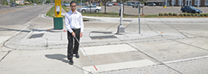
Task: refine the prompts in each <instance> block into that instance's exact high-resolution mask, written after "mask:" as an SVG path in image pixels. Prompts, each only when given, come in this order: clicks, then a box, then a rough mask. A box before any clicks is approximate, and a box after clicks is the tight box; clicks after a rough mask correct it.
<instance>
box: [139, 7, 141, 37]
mask: <svg viewBox="0 0 208 74" xmlns="http://www.w3.org/2000/svg"><path fill="white" fill-rule="evenodd" d="M138 6H139V7H138V23H139V34H141V33H140V4H139V5H138Z"/></svg>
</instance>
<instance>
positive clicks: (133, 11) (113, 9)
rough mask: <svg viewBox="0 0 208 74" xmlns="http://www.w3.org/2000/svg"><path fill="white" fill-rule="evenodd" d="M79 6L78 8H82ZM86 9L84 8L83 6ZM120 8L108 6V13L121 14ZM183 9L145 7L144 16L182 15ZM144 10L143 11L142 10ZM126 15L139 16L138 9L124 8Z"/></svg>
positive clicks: (204, 8)
mask: <svg viewBox="0 0 208 74" xmlns="http://www.w3.org/2000/svg"><path fill="white" fill-rule="evenodd" d="M80 7H81V6H78V7H77V8H80ZM82 7H84V6H82ZM197 8H198V9H201V10H202V13H208V7H197ZM119 9H120V6H112V7H108V6H106V12H119ZM180 9H181V7H179V6H174V7H172V6H169V7H167V8H163V7H162V6H145V7H144V15H158V14H159V13H178V14H179V13H182V12H181V11H180ZM104 10H105V7H104V6H102V11H101V12H104ZM141 10H142V9H141ZM124 13H125V14H132V15H138V8H132V6H124Z"/></svg>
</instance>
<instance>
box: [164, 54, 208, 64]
mask: <svg viewBox="0 0 208 74" xmlns="http://www.w3.org/2000/svg"><path fill="white" fill-rule="evenodd" d="M203 58H208V55H206V56H200V57H193V58H186V59H179V60H173V61H166V62H163V63H165V64H170V63H176V62H183V61H190V60H197V59H203Z"/></svg>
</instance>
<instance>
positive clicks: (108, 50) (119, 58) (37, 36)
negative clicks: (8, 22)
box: [0, 15, 208, 74]
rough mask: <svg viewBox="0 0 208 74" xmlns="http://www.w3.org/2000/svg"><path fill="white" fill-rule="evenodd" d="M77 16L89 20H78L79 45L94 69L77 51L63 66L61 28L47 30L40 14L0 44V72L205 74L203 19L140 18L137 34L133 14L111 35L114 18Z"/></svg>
mask: <svg viewBox="0 0 208 74" xmlns="http://www.w3.org/2000/svg"><path fill="white" fill-rule="evenodd" d="M83 17H84V18H91V19H94V20H91V21H88V22H84V24H85V29H84V33H83V34H84V36H83V37H82V38H81V45H82V46H83V48H84V49H85V50H86V52H87V53H88V55H89V56H90V57H91V59H92V60H93V62H94V63H95V64H96V66H97V67H98V71H95V69H94V68H93V66H92V65H91V63H90V62H89V60H88V59H87V56H86V54H84V51H82V50H81V49H80V51H79V53H80V56H81V57H80V58H79V59H77V58H74V61H75V64H74V65H69V64H68V60H67V58H66V52H67V38H66V37H67V33H66V31H67V30H66V28H65V26H64V29H63V30H50V29H52V28H53V22H52V21H53V20H52V18H47V17H43V16H41V15H40V16H38V17H36V18H34V19H33V20H31V21H30V22H28V23H27V24H30V25H29V26H28V27H27V28H26V29H24V30H22V31H21V32H20V33H19V34H17V35H16V36H14V37H12V38H11V39H10V40H8V41H6V42H5V43H4V46H5V47H6V48H4V49H2V51H1V53H3V54H1V55H3V56H4V57H3V59H1V61H0V73H1V74H14V73H17V74H28V73H32V74H42V73H47V74H48V73H50V74H57V73H61V74H74V73H76V74H88V73H98V74H99V73H101V74H109V73H113V74H114V73H118V74H132V73H133V74H138V73H139V74H140V73H142V74H145V73H148V74H155V73H156V74H167V73H168V74H181V73H182V74H189V73H193V74H197V73H199V71H200V73H201V74H206V73H208V71H207V69H208V68H207V67H206V66H208V64H206V63H207V61H208V60H207V55H208V46H207V43H208V40H207V39H206V38H207V37H208V32H207V26H208V25H207V23H208V19H207V18H141V34H138V23H137V21H138V19H137V18H124V19H123V21H124V22H123V25H124V27H125V31H126V32H125V34H123V35H117V34H116V31H117V26H118V25H119V18H110V17H87V16H83ZM95 19H96V20H95ZM196 24H197V25H196ZM197 60H198V61H197ZM185 62H186V63H187V64H184V63H185ZM130 63H132V64H130ZM193 66H195V67H193ZM202 66H204V67H202Z"/></svg>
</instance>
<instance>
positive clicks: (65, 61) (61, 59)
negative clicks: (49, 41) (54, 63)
mask: <svg viewBox="0 0 208 74" xmlns="http://www.w3.org/2000/svg"><path fill="white" fill-rule="evenodd" d="M45 57H47V58H50V59H55V60H60V61H62V62H64V63H68V60H65V59H64V58H67V56H66V55H63V54H47V55H45ZM73 66H74V67H75V68H78V69H81V70H83V71H87V70H84V69H82V67H79V66H76V65H73ZM87 72H89V71H87ZM89 73H90V72H89Z"/></svg>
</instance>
